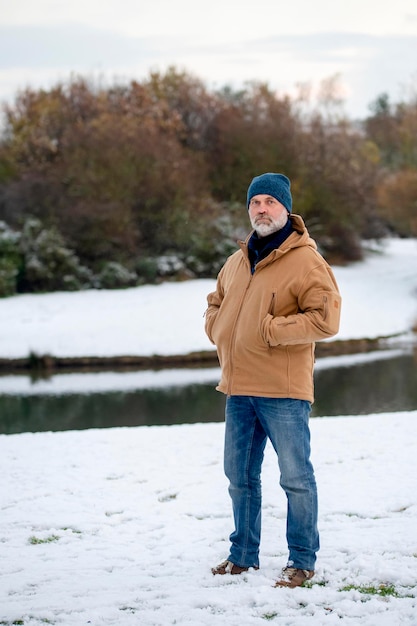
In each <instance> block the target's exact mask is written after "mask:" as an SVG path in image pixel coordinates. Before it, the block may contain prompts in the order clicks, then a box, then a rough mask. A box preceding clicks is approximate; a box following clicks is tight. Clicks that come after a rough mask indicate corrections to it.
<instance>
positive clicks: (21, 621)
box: [0, 616, 54, 626]
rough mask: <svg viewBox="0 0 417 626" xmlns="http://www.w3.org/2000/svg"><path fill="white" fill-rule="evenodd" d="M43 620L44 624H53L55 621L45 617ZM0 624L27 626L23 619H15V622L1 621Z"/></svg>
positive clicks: (2, 625)
mask: <svg viewBox="0 0 417 626" xmlns="http://www.w3.org/2000/svg"><path fill="white" fill-rule="evenodd" d="M31 617H32V616H29V619H31ZM40 621H41V622H42V624H53V623H54V622H51V620H49V619H46V618H43V619H41V620H40ZM0 626H25V620H23V619H16V620H14V622H3V621H2V622H0Z"/></svg>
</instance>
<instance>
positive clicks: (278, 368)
mask: <svg viewBox="0 0 417 626" xmlns="http://www.w3.org/2000/svg"><path fill="white" fill-rule="evenodd" d="M290 219H291V220H292V223H293V227H294V229H295V232H293V233H291V235H290V236H289V237H288V239H286V240H285V241H284V243H283V244H282V245H281V246H280V247H279V248H277V249H276V250H273V251H272V252H271V253H270V254H269V256H267V257H266V258H265V259H263V260H262V261H260V262H259V263H258V264H257V266H256V270H255V272H254V274H253V275H252V274H251V270H250V263H249V258H248V250H247V242H248V240H249V237H248V238H247V240H246V241H245V242H239V245H240V250H238V251H237V252H235V253H234V254H233V255H232V256H230V257H229V258H228V259H227V261H226V263H225V264H224V266H223V268H222V269H221V270H220V273H219V275H218V279H217V287H216V291H214V292H213V293H210V294H209V295H208V297H207V301H208V308H207V311H206V322H205V328H206V333H207V335H208V337H209V339H210V341H211V342H212V343H214V344H215V345H216V347H217V353H218V357H219V362H220V365H221V369H222V377H221V380H220V383H219V385H218V386H217V389H218V390H219V391H222V392H223V393H225V394H228V395H244V396H265V397H274V398H295V399H301V400H308V401H310V402H313V401H314V386H313V368H314V347H315V342H316V341H318V340H320V339H324V338H327V337H332V336H333V335H335V334H336V333H337V332H338V330H339V320H340V306H341V298H340V294H339V290H338V287H337V284H336V281H335V278H334V276H333V272H332V270H331V269H330V267H329V265H328V264H327V263H326V261H325V260H324V259H323V257H322V256H321V255H320V254H319V253H318V252H317V246H316V243H315V242H314V240H313V239H311V237H310V236H309V234H308V231H307V229H306V227H305V225H304V222H303V220H302V218H301V217H300V216H299V215H291V218H290Z"/></svg>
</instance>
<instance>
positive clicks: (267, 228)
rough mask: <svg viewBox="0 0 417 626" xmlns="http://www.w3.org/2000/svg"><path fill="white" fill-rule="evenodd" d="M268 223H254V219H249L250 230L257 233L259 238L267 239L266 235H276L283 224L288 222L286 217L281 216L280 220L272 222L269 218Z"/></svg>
mask: <svg viewBox="0 0 417 626" xmlns="http://www.w3.org/2000/svg"><path fill="white" fill-rule="evenodd" d="M270 220H271V221H270V222H268V223H266V224H265V223H261V224H257V223H256V217H255V218H253V219H251V221H250V222H251V224H252V228H253V229H254V230H255V231H256V232H257V234H258V236H259V237H267V236H268V235H272V233H276V232H277V231H279V230H281V228H284V226H285V224H286V223H287V221H288V215H285V214H284V215H283V216H282V217H281V218H280V219H277V220H273V219H271V218H270Z"/></svg>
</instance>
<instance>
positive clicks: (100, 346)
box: [0, 240, 417, 626]
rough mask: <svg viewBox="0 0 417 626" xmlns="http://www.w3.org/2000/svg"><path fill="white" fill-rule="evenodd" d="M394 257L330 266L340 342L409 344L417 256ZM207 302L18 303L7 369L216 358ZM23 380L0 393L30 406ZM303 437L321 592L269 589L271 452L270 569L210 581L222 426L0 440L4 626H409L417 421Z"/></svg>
mask: <svg viewBox="0 0 417 626" xmlns="http://www.w3.org/2000/svg"><path fill="white" fill-rule="evenodd" d="M384 248H385V252H384V254H376V253H375V254H372V255H371V256H370V257H369V258H368V259H367V260H366V261H364V262H362V263H358V264H355V265H354V266H351V267H346V268H335V274H336V277H337V280H338V282H339V285H340V288H341V291H342V295H343V318H342V328H341V332H340V334H339V336H338V338H350V337H370V336H372V337H374V336H375V337H376V336H380V335H392V334H394V333H399V334H402V336H403V338H404V340H405V341H408V340H409V339H410V340H411V334H410V328H411V327H412V325H413V324H414V323H415V321H416V318H417V298H416V286H417V272H416V269H417V246H416V242H415V241H411V240H410V241H400V240H392V241H388V242H385V244H384ZM213 286H214V282H213V281H190V282H189V283H181V284H166V285H160V286H158V287H140V288H137V289H132V290H126V291H122V292H120V291H118V292H84V293H73V294H48V295H42V296H18V297H14V298H8V299H5V300H2V301H1V302H0V329H1V331H0V333H1V336H0V356H1V357H11V356H14V357H22V356H27V354H28V352H29V351H30V350H34V351H36V352H38V353H40V354H41V353H44V352H49V353H51V354H54V355H61V356H70V355H86V354H89V355H100V354H101V355H106V356H107V355H114V354H140V355H145V354H153V353H158V354H181V353H186V352H189V351H196V350H202V349H212V347H211V346H210V344H208V345H207V342H206V340H205V338H204V336H203V333H202V324H203V318H202V315H203V312H204V309H205V297H206V293H207V291H210V290H211V289H212V287H213ZM97 311H100V312H101V315H100V319H99V320H97ZM387 355H388V352H385V353H384V352H381V353H378V355H351V356H346V357H339V358H338V359H339V360H338V359H335V358H333V357H332V358H331V359H321V360H320V361H319V362H318V364H317V366H318V367H332V365H334V364H335V363H336V362H337V363H340V362H348V361H349V360H351V359H368V358H376V356H378V358H385V357H386V356H387ZM217 373H218V372H217V368H210V370H203V371H196V370H189V371H188V372H187V374H186V376H191V377H192V376H195V379H196V380H202V379H204V380H206V378H205V377H207V380H211V378H212V377H214V378H216V376H217ZM74 376H75V377H76V378H72V375H69V374H68V375H62V376H60V377H58V376H57V377H56V378H60V379H61V391H62V393H66V392H70V391H71V390H73V389H74V388H85V389H90V388H91V387H94V386H95V387H97V385H102V386H103V388H108V386H110V387H112V386H114V385H116V386H117V385H120V386H122V387H123V386H124V385H125V386H127V387H128V388H130V387H131V386H134V385H135V376H137V377H138V379H137V382H136V385H138V386H142V385H143V386H147V385H155V386H158V385H161V386H162V385H164V384H166V381H167V380H170V381H171V384H174V385H175V384H181V381H182V380H183V377H182V376H181V375H180V374H179V373H178V372H175V370H166V371H165V372H142V373H140V375H139V373H127V374H120V375H117V374H109V373H103V374H97V375H93V374H91V375H74ZM54 378H55V377H54ZM23 379H24V377H23V376H22V377H18V376H17V377H11V376H5V377H0V382H1V384H2V385H3V386H2V387H0V393H9V392H10V389H14V390H15V393H26V394H29V393H30V391H29V387H28V386H27V383H26V386H25V383H24V382H23ZM4 381H6V382H4ZM83 381H85V382H83ZM42 384H43V385H48V384H49V381H43V382H42ZM83 385H85V387H83ZM38 389H39V393H45V392H48V391H47V389H48V387H46V388H41V387H39V388H38ZM214 393H216V392H215V391H214V390H213V394H214ZM311 430H312V449H313V463H314V465H315V470H316V477H317V482H318V487H319V502H320V511H319V525H320V532H321V544H322V548H321V550H320V552H319V555H318V556H319V558H318V563H317V573H316V576H315V577H314V578H313V580H312V584H311V586H309V587H305V588H298V589H293V590H290V589H276V588H273V584H274V580H275V579H276V577H277V575H278V573H279V570H280V568H281V567H282V566H283V565H284V564H285V561H286V556H287V554H286V543H285V517H286V511H285V497H284V494H283V492H282V491H281V489H280V487H279V484H278V472H277V467H276V457H275V455H274V453H273V451H272V449H271V447H270V446H269V447H267V450H266V456H265V462H264V471H263V493H264V505H263V510H264V517H263V534H262V545H261V569H260V570H259V571H257V572H254V571H251V572H249V573H247V574H244V575H243V576H241V577H239V576H234V577H231V576H223V577H222V576H216V577H214V576H213V575H212V574H211V572H210V567H211V566H213V565H215V564H217V563H218V562H219V561H220V560H222V559H223V558H224V557H225V556H227V551H228V535H229V533H230V532H231V530H232V529H231V510H230V509H231V507H230V502H229V497H228V493H227V482H226V479H225V477H224V475H223V470H222V446H223V431H224V426H223V424H221V423H220V424H219V423H216V424H193V425H188V424H185V425H180V426H154V427H134V428H110V429H102V430H98V429H91V430H84V431H69V432H58V433H51V432H46V433H24V434H19V435H0V471H1V475H2V476H3V481H2V486H1V488H0V510H1V517H0V520H1V521H0V554H1V570H0V624H7V625H11V624H24V625H25V626H41V625H44V624H46V623H49V624H57V625H62V626H81V625H83V624H93V625H94V626H106V625H109V624H111V625H117V626H131V625H135V626H139V625H140V626H168V625H174V624H177V625H181V626H186V625H190V626H191V625H192V626H206V625H207V626H223V625H224V626H226V624H227V625H228V626H242V625H244V626H252V625H253V626H262V625H263V624H266V623H271V624H276V625H277V626H304V625H307V624H308V625H309V626H310V625H312V624H314V625H316V626H317V625H318V626H322V625H330V626H331V625H333V624H341V623H342V624H346V625H348V626H377V625H378V626H384V625H386V626H393V625H395V624H403V625H413V626H416V625H417V600H416V591H417V461H416V459H417V454H416V441H417V411H410V412H397V413H384V414H378V415H367V416H354V415H352V416H347V417H346V416H344V417H336V418H334V417H333V418H330V417H323V418H315V419H314V420H312V421H311ZM381 585H384V586H385V587H381ZM391 586H392V587H393V588H394V591H395V593H393V592H392V590H391ZM372 588H374V589H376V590H378V589H379V590H380V591H381V590H383V589H385V590H386V591H387V592H388V595H383V594H382V592H380V593H372ZM366 590H367V592H366ZM390 590H391V592H390Z"/></svg>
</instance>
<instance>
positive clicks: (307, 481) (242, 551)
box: [224, 396, 319, 570]
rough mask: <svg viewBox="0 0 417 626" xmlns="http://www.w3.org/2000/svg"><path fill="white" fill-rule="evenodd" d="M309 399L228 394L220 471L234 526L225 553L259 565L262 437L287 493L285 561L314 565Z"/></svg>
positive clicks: (314, 503) (310, 567)
mask: <svg viewBox="0 0 417 626" xmlns="http://www.w3.org/2000/svg"><path fill="white" fill-rule="evenodd" d="M310 409H311V405H310V403H309V402H307V401H306V400H293V399H290V398H258V397H253V396H228V398H227V400H226V435H225V447H224V471H225V474H226V476H227V478H228V479H229V482H230V485H229V493H230V496H231V499H232V505H233V516H234V522H235V530H234V531H233V532H232V534H231V535H230V541H231V544H232V545H231V549H230V554H229V556H228V559H229V560H230V561H231V562H232V563H235V564H236V565H239V566H240V567H253V566H256V567H259V544H260V540H261V504H262V493H261V468H262V461H263V458H264V450H265V445H266V442H267V438H269V439H270V441H271V443H272V445H273V447H274V449H275V452H276V453H277V455H278V465H279V469H280V473H281V478H280V485H281V487H282V488H283V489H284V491H285V493H286V496H287V505H288V507H287V544H288V549H289V558H288V563H289V564H291V566H292V567H297V568H300V569H307V570H314V565H315V562H316V552H317V551H318V549H319V534H318V530H317V487H316V480H315V478H314V470H313V466H312V464H311V462H310V430H309V426H308V420H309V416H310Z"/></svg>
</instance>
